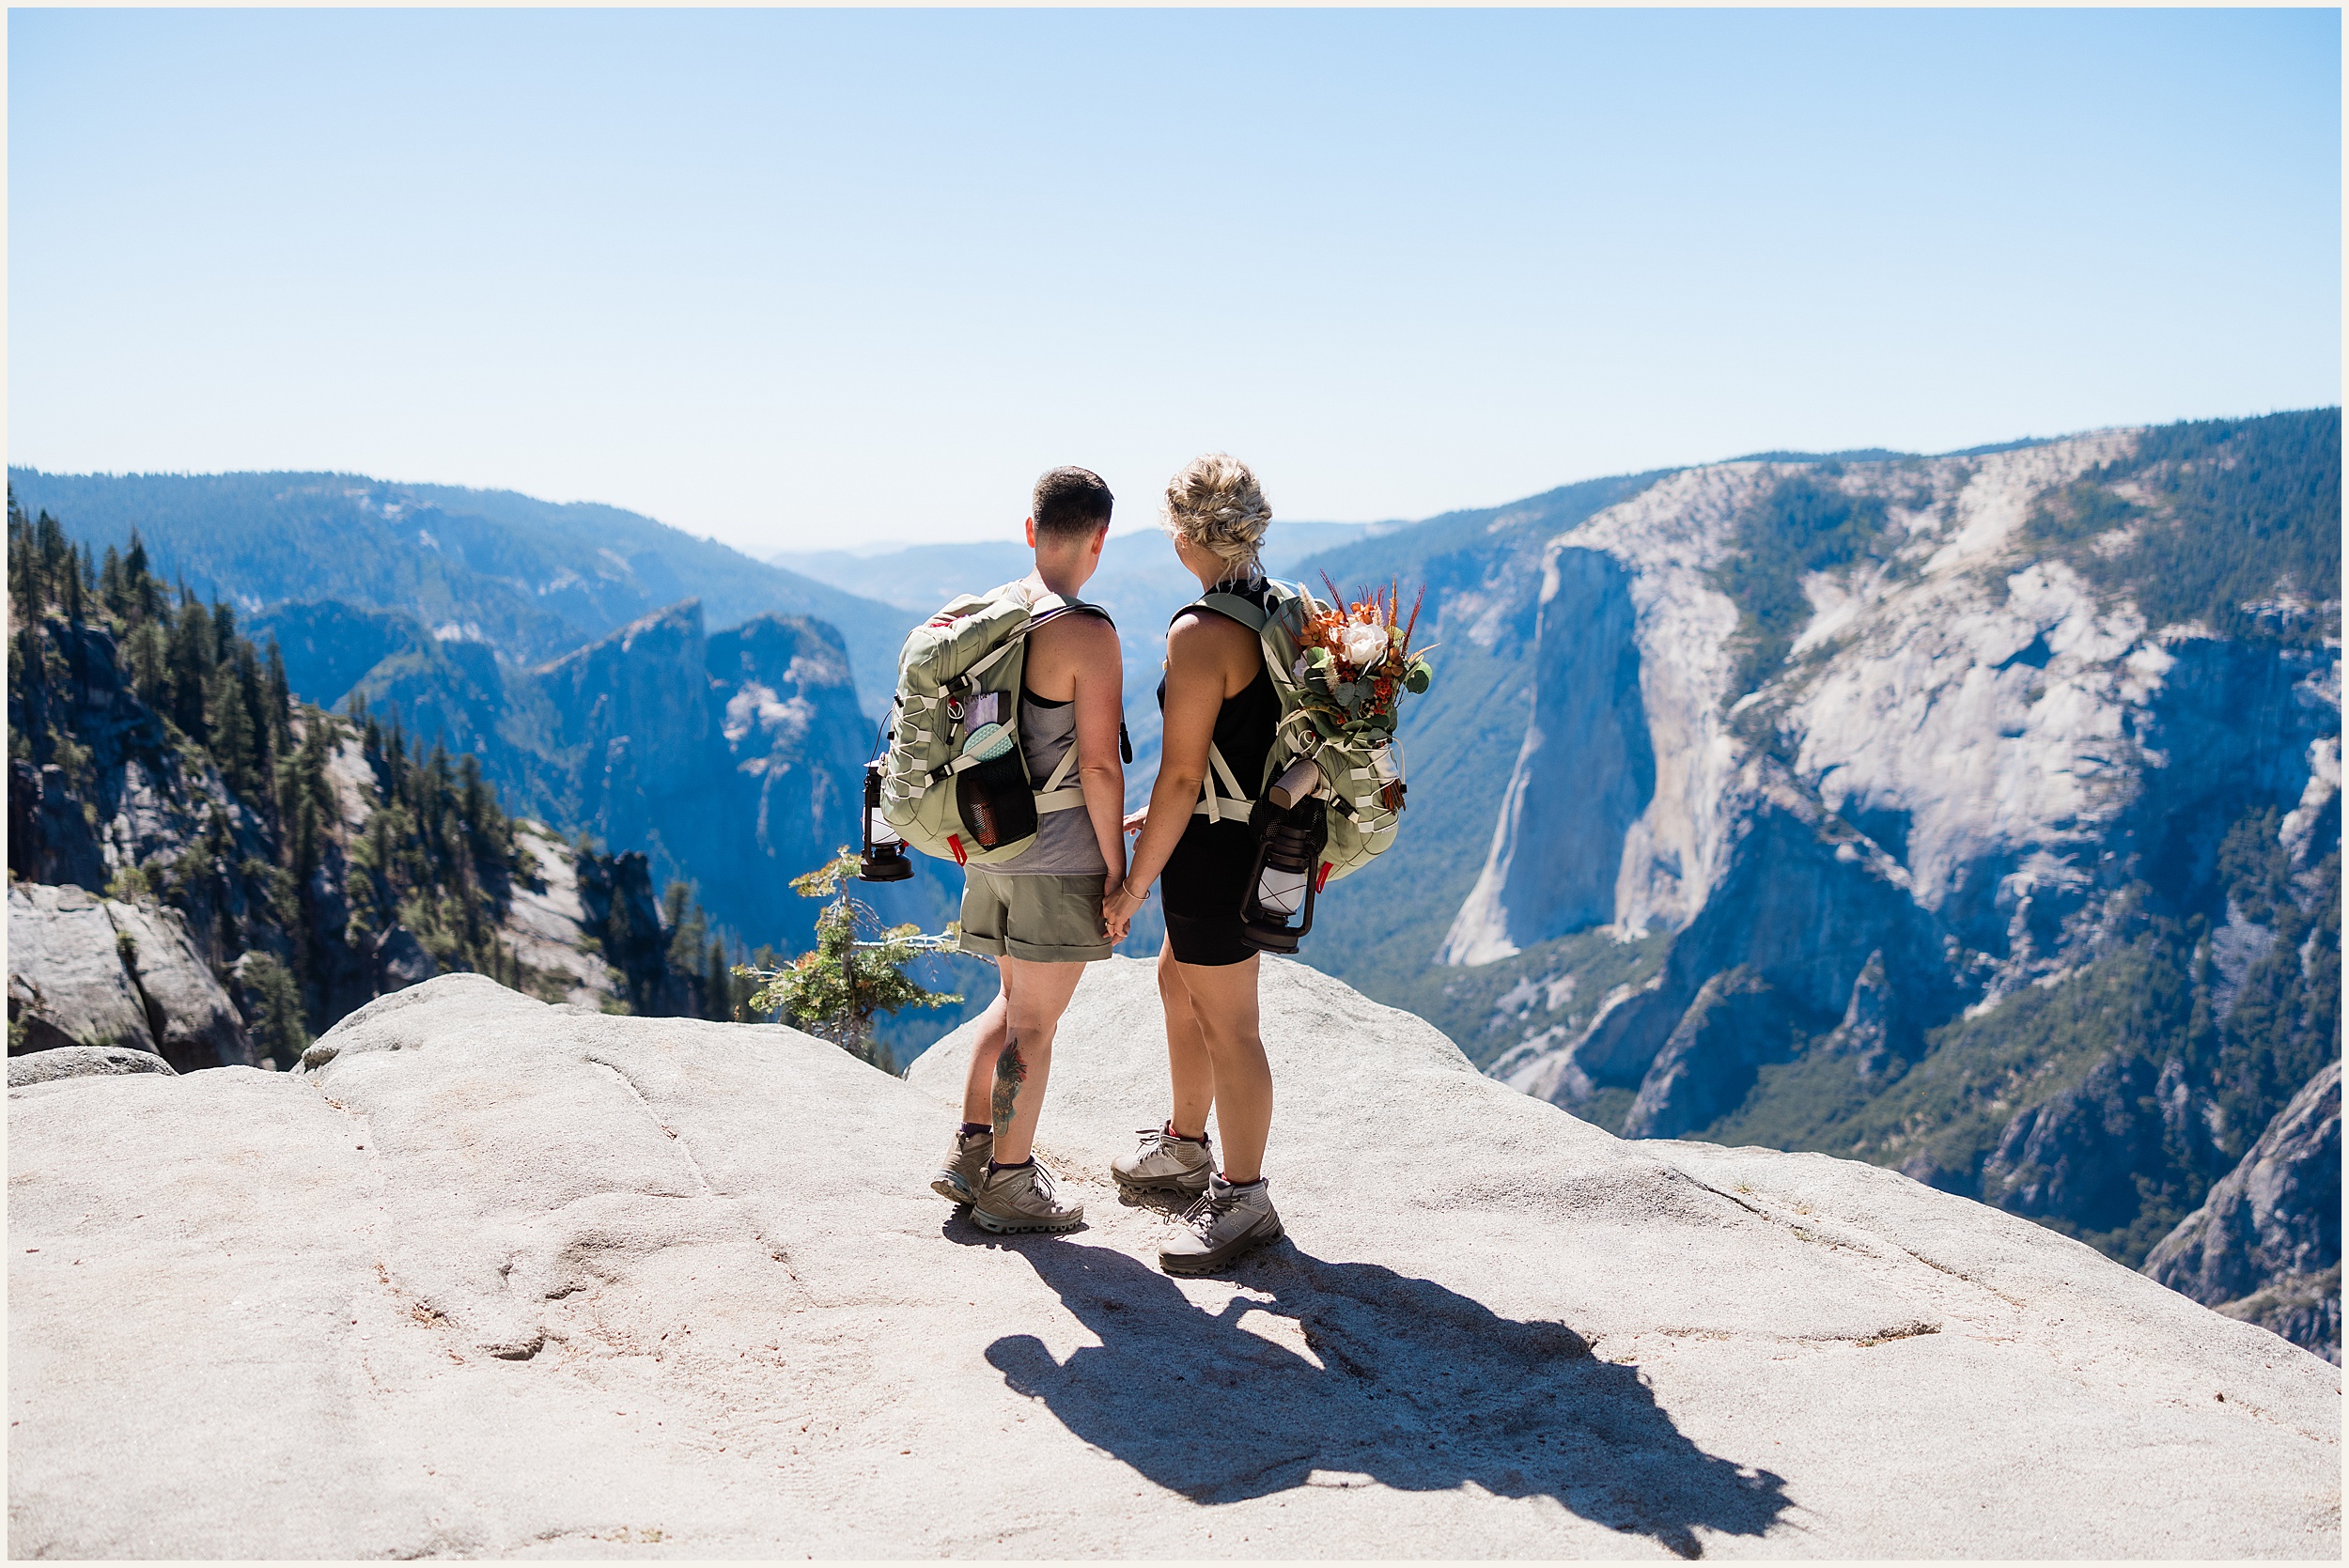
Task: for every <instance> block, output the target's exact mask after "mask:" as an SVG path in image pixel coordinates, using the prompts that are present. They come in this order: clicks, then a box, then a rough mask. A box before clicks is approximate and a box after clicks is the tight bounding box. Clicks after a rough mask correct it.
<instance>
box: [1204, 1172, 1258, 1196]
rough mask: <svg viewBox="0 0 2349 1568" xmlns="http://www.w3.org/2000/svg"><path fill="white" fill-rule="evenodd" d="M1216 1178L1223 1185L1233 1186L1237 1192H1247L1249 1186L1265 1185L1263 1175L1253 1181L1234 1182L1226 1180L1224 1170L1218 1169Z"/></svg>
mask: <svg viewBox="0 0 2349 1568" xmlns="http://www.w3.org/2000/svg"><path fill="white" fill-rule="evenodd" d="M1215 1179H1216V1180H1217V1181H1220V1182H1223V1185H1224V1186H1225V1187H1228V1188H1231V1189H1232V1190H1233V1191H1235V1192H1246V1191H1247V1190H1248V1189H1249V1188H1256V1187H1262V1186H1264V1178H1263V1177H1262V1176H1258V1177H1257V1178H1256V1179H1255V1180H1254V1181H1252V1182H1233V1181H1224V1180H1223V1172H1221V1171H1218V1172H1216V1173H1215Z"/></svg>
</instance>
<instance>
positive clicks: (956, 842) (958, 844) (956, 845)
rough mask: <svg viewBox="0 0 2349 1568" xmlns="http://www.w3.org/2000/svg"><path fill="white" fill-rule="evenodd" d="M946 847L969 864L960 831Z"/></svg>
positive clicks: (950, 835)
mask: <svg viewBox="0 0 2349 1568" xmlns="http://www.w3.org/2000/svg"><path fill="white" fill-rule="evenodd" d="M946 847H947V848H949V849H951V850H953V851H954V852H955V864H957V865H969V864H970V863H971V857H970V856H968V855H966V854H964V853H963V852H962V835H961V834H960V833H948V834H947V835H946ZM1322 869H1323V870H1324V871H1327V870H1329V869H1330V868H1329V867H1328V866H1324V867H1322Z"/></svg>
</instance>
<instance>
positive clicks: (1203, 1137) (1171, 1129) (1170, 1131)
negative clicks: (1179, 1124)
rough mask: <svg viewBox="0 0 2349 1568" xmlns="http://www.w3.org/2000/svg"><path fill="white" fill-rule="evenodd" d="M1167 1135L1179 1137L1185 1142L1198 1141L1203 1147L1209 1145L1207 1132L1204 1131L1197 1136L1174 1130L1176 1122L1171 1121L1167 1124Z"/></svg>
mask: <svg viewBox="0 0 2349 1568" xmlns="http://www.w3.org/2000/svg"><path fill="white" fill-rule="evenodd" d="M1166 1136H1167V1137H1169V1138H1174V1139H1179V1140H1181V1141H1183V1142H1185V1143H1196V1144H1198V1145H1199V1146H1200V1147H1201V1148H1203V1149H1204V1148H1206V1146H1207V1135H1206V1133H1204V1132H1203V1133H1201V1134H1200V1135H1199V1136H1198V1137H1196V1138H1192V1137H1190V1136H1189V1135H1187V1134H1184V1133H1179V1132H1176V1131H1175V1124H1174V1123H1173V1122H1171V1121H1170V1122H1168V1123H1167V1124H1166Z"/></svg>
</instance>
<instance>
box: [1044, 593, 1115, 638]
mask: <svg viewBox="0 0 2349 1568" xmlns="http://www.w3.org/2000/svg"><path fill="white" fill-rule="evenodd" d="M1063 615H1098V616H1100V617H1101V619H1103V620H1105V621H1109V625H1110V629H1111V630H1112V631H1115V630H1116V629H1117V623H1116V622H1115V621H1114V620H1111V619H1110V613H1109V612H1108V611H1106V610H1104V609H1102V608H1101V607H1100V606H1099V605H1097V604H1095V603H1093V602H1092V601H1091V600H1090V599H1081V598H1071V597H1070V596H1068V595H1066V594H1042V595H1038V596H1037V598H1035V600H1034V602H1033V603H1032V604H1030V605H1029V607H1028V625H1027V629H1028V630H1030V631H1034V629H1036V628H1037V627H1040V626H1043V625H1046V624H1047V623H1049V622H1051V621H1056V620H1058V619H1060V617H1062V616H1063Z"/></svg>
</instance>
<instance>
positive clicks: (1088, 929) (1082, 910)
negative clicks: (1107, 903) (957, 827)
mask: <svg viewBox="0 0 2349 1568" xmlns="http://www.w3.org/2000/svg"><path fill="white" fill-rule="evenodd" d="M962 875H963V883H962V951H963V952H965V953H977V954H983V955H986V956H988V957H989V958H1001V957H1003V955H1005V954H1009V955H1011V956H1012V957H1014V958H1018V959H1020V960H1021V961H1023V962H1025V963H1031V964H1090V963H1094V962H1096V961H1097V960H1099V959H1102V958H1106V957H1108V956H1109V955H1110V949H1111V943H1110V939H1109V938H1108V937H1106V936H1104V935H1103V934H1102V931H1101V888H1102V885H1103V884H1104V883H1105V882H1107V881H1108V879H1109V878H1108V877H1106V876H1104V875H1103V874H1102V873H1100V872H1094V873H1092V874H1091V875H1089V876H1080V877H1006V876H1003V874H1002V873H1000V872H993V871H988V869H986V868H985V867H984V866H975V865H974V866H971V867H969V868H967V869H966V870H965V871H964V872H963V874H962Z"/></svg>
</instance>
